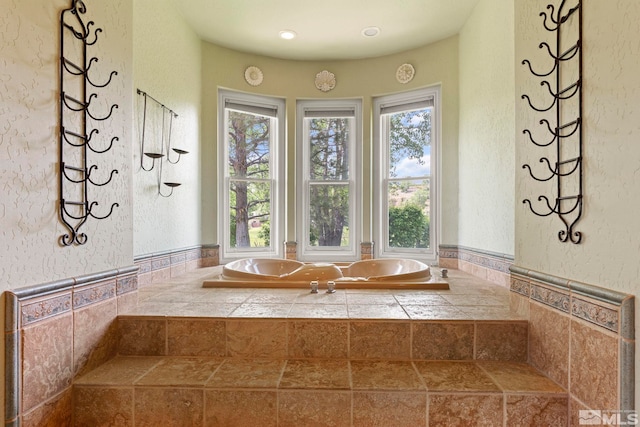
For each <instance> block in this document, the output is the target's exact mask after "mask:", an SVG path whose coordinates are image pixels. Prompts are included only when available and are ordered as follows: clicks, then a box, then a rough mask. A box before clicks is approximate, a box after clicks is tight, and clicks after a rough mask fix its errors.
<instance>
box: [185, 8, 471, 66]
mask: <svg viewBox="0 0 640 427" xmlns="http://www.w3.org/2000/svg"><path fill="white" fill-rule="evenodd" d="M173 1H174V3H175V5H176V7H177V8H178V10H179V12H180V13H181V14H182V15H183V17H184V18H185V20H186V21H187V23H188V24H189V25H190V26H191V27H192V28H193V30H194V31H195V32H196V33H197V34H198V35H199V36H200V38H201V39H202V40H206V41H209V42H212V43H215V44H217V45H220V46H224V47H228V48H231V49H234V50H239V51H243V52H249V53H254V54H259V55H266V56H272V57H276V58H285V59H298V60H333V59H359V58H369V57H376V56H382V55H388V54H391V53H396V52H401V51H404V50H408V49H412V48H415V47H419V46H424V45H427V44H429V43H432V42H435V41H437V40H441V39H443V38H446V37H449V36H452V35H454V34H457V33H458V32H459V31H460V28H462V26H463V25H464V23H465V22H466V20H467V18H468V17H469V15H470V14H471V12H472V11H473V8H474V7H475V5H476V3H477V2H478V0H316V1H311V0H173ZM372 26H374V27H378V28H379V29H380V33H379V34H378V35H377V36H376V37H365V36H363V35H362V30H363V29H364V28H366V27H372ZM282 30H293V31H295V32H296V33H297V37H296V38H295V39H293V40H283V39H281V38H280V37H279V35H278V34H279V32H280V31H282Z"/></svg>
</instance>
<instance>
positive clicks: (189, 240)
mask: <svg viewBox="0 0 640 427" xmlns="http://www.w3.org/2000/svg"><path fill="white" fill-rule="evenodd" d="M133 12H134V13H133V21H134V28H135V31H134V37H133V50H134V62H133V64H134V66H133V81H134V85H135V88H134V92H133V93H134V97H135V99H134V111H133V114H132V117H133V121H134V123H133V126H134V134H133V138H132V139H131V148H132V152H133V191H134V203H133V245H134V255H135V256H140V255H148V254H152V253H158V252H164V251H168V250H175V249H180V248H188V247H192V246H195V245H198V244H200V222H201V220H200V211H201V209H200V157H201V155H200V80H201V77H200V68H201V65H200V62H201V60H200V57H201V54H200V39H199V38H198V37H197V36H196V34H195V33H194V32H193V31H192V30H191V29H190V28H189V27H188V26H187V24H186V23H185V22H184V20H183V19H181V18H180V14H179V12H178V10H177V9H176V7H175V5H174V4H173V2H172V1H169V0H136V1H135V2H134V11H133ZM136 89H140V90H142V91H144V92H146V93H147V94H148V95H150V96H151V97H153V98H154V99H156V100H157V101H159V103H160V104H158V103H156V102H154V101H152V100H150V99H147V110H146V120H145V126H144V132H145V146H144V151H145V152H160V153H164V154H165V157H163V158H162V159H159V160H156V162H155V165H154V163H153V161H152V160H151V159H150V158H149V157H146V156H144V155H142V153H141V148H142V147H141V144H142V130H143V129H142V124H143V114H144V112H145V110H144V97H143V96H140V95H138V94H137V93H136V91H135V90H136ZM160 105H165V106H166V107H167V108H168V109H170V110H172V111H174V112H175V113H176V114H177V115H178V117H175V118H173V119H172V120H171V123H170V124H171V129H169V115H168V111H167V110H165V123H164V134H163V132H162V126H163V123H162V108H161V107H160ZM169 130H171V139H170V143H171V148H178V149H181V150H185V151H188V153H187V154H185V155H182V156H180V159H179V161H178V163H175V164H172V163H168V162H167V144H168V143H169ZM163 138H164V144H163ZM141 156H142V161H143V165H144V167H145V169H150V168H151V167H152V166H153V169H152V170H150V171H145V170H143V169H142V168H141ZM177 160H178V155H177V153H175V152H173V151H170V152H169V161H171V162H175V161H177ZM160 163H162V177H161V184H160V185H159V184H158V182H159V179H160V178H159V171H160ZM164 182H178V183H180V184H181V186H179V187H176V188H175V189H174V190H173V193H172V194H171V196H170V197H162V196H161V195H160V194H158V192H159V191H161V192H162V194H163V195H165V196H166V195H168V194H170V191H171V189H170V188H169V187H167V186H165V185H164V184H163V183H164ZM158 187H160V190H159V189H158ZM186 206H188V207H189V208H188V209H185V207H186Z"/></svg>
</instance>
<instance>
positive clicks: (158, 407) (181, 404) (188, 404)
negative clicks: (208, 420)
mask: <svg viewBox="0 0 640 427" xmlns="http://www.w3.org/2000/svg"><path fill="white" fill-rule="evenodd" d="M203 393H204V392H203V389H184V388H144V387H136V389H135V391H134V399H135V405H134V418H135V420H136V427H159V426H167V427H169V426H189V427H202V426H203V425H204V423H203V414H204V412H203V411H204V405H203V400H204V395H203Z"/></svg>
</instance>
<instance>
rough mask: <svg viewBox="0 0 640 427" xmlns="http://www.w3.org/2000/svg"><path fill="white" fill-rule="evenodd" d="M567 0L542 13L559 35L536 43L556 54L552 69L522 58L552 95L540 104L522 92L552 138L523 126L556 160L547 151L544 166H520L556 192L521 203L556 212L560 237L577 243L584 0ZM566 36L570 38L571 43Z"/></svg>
mask: <svg viewBox="0 0 640 427" xmlns="http://www.w3.org/2000/svg"><path fill="white" fill-rule="evenodd" d="M566 3H567V1H566V0H562V1H561V3H560V5H559V6H558V8H557V10H556V8H555V6H554V5H553V4H549V5H547V11H543V12H541V13H540V16H542V17H543V26H544V28H545V30H546V31H549V32H551V33H553V34H554V36H555V46H551V45H549V44H548V43H546V42H542V43H540V45H539V46H538V47H539V48H540V49H544V50H545V53H546V55H548V56H549V57H550V58H551V59H552V61H553V66H552V67H551V69H550V70H549V71H547V72H537V71H535V70H534V68H533V67H532V65H531V62H530V61H529V60H527V59H525V60H523V61H522V64H523V65H526V66H527V67H528V69H529V71H530V72H531V74H533V75H534V76H536V77H539V78H540V80H541V81H540V86H542V87H543V88H544V89H543V91H545V95H546V96H548V99H549V102H548V103H547V104H546V105H542V106H536V105H534V103H533V102H532V101H531V98H530V97H529V96H528V95H526V94H524V95H522V99H523V100H525V101H526V102H527V104H528V105H529V107H531V108H532V109H533V110H534V111H536V112H538V113H540V114H541V115H543V116H545V117H544V118H542V119H540V121H539V124H540V125H541V126H542V132H544V133H545V134H547V135H548V138H545V139H544V140H543V141H542V142H540V141H537V140H536V138H534V136H533V134H532V132H531V130H529V129H524V130H523V131H522V133H523V134H525V135H527V137H528V140H529V141H530V142H531V143H533V144H534V145H536V146H537V147H541V148H544V147H550V148H552V149H553V150H554V151H555V158H554V159H553V161H552V160H550V159H549V157H541V158H540V160H539V161H540V163H541V164H542V167H541V169H542V170H543V171H542V172H537V173H534V171H533V169H532V167H531V166H530V165H529V164H524V165H523V166H522V168H523V169H526V170H527V171H528V172H529V175H530V177H531V178H533V179H534V180H536V181H539V182H546V181H552V182H554V184H555V197H548V196H545V195H540V196H538V202H541V203H539V204H540V205H542V207H541V208H540V207H538V208H534V206H533V204H532V202H531V200H530V199H524V200H523V201H522V203H524V204H526V205H527V206H528V207H529V209H530V210H531V212H533V213H534V214H535V215H537V216H541V217H544V216H549V215H554V214H555V215H558V217H559V218H560V220H561V221H562V223H563V224H564V228H563V229H562V230H560V231H559V232H558V238H559V239H560V241H562V242H567V241H571V242H572V243H576V244H577V243H580V241H581V240H582V233H581V232H580V231H576V230H575V225H576V223H577V222H578V221H579V220H580V217H581V216H582V209H583V201H584V194H583V185H582V170H583V153H582V86H583V80H582V4H581V3H582V2H581V1H575V2H574V6H573V7H570V8H567V7H566ZM575 20H577V21H575ZM576 33H577V34H576ZM565 37H567V38H568V39H569V40H570V41H569V43H568V44H567V42H566V41H565ZM574 41H575V42H574ZM546 92H548V95H547V93H546ZM547 117H548V118H547ZM538 135H539V134H538Z"/></svg>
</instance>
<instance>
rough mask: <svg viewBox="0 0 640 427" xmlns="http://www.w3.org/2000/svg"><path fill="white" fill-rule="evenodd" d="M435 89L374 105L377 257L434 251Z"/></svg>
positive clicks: (428, 255) (429, 257)
mask: <svg viewBox="0 0 640 427" xmlns="http://www.w3.org/2000/svg"><path fill="white" fill-rule="evenodd" d="M439 99H440V90H439V88H428V89H422V90H418V91H413V92H409V93H402V94H397V95H389V96H384V97H380V98H377V99H375V100H374V162H375V164H374V188H375V187H376V186H377V189H374V205H375V206H374V209H375V210H374V212H375V215H374V230H375V235H374V239H375V242H376V245H375V250H376V254H377V256H378V257H393V256H397V257H407V256H412V257H416V258H422V259H424V260H425V261H428V262H433V261H435V259H436V249H437V241H438V240H437V237H438V236H437V230H438V222H437V221H438V217H437V214H436V213H437V208H438V206H437V200H438V198H437V185H436V184H437V180H438V168H437V165H438V161H437V158H438V151H439V116H440V115H439Z"/></svg>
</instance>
